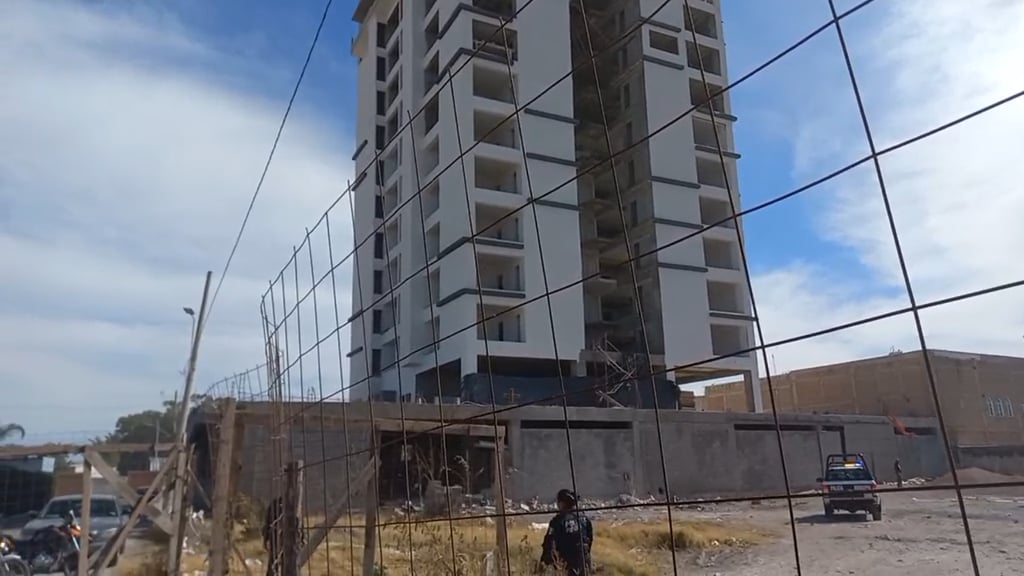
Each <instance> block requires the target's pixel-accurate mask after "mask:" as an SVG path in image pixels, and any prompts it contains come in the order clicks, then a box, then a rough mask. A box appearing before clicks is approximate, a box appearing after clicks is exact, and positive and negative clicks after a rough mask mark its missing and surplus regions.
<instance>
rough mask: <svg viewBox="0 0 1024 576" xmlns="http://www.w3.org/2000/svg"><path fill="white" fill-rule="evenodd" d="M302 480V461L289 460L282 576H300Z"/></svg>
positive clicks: (286, 475) (285, 497)
mask: <svg viewBox="0 0 1024 576" xmlns="http://www.w3.org/2000/svg"><path fill="white" fill-rule="evenodd" d="M302 480H303V473H302V461H301V460H293V461H291V462H289V463H288V465H287V466H285V469H284V502H282V504H283V506H282V508H283V509H284V518H283V523H284V529H283V534H282V537H281V545H282V546H283V550H282V551H281V552H282V557H283V560H282V566H281V576H299V552H300V550H301V547H302V489H303V486H302Z"/></svg>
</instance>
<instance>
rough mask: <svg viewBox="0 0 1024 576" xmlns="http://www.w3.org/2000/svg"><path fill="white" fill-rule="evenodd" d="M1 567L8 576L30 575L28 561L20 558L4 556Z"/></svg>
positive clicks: (30, 570)
mask: <svg viewBox="0 0 1024 576" xmlns="http://www.w3.org/2000/svg"><path fill="white" fill-rule="evenodd" d="M3 569H4V574H7V575H9V576H32V569H31V568H29V566H28V562H25V561H24V560H22V559H21V558H4V559H3Z"/></svg>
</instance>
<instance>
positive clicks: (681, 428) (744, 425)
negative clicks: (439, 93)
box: [200, 402, 988, 512]
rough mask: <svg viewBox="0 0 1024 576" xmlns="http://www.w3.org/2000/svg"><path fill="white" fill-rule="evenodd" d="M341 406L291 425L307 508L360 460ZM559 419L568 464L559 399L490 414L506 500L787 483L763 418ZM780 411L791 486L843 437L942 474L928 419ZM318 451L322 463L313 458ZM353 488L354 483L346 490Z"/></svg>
mask: <svg viewBox="0 0 1024 576" xmlns="http://www.w3.org/2000/svg"><path fill="white" fill-rule="evenodd" d="M264 406H265V405H264ZM264 406H261V405H259V404H248V405H243V404H240V405H239V407H240V409H242V412H245V414H244V415H243V416H242V417H241V418H242V420H241V421H242V422H243V423H245V425H244V441H243V443H242V446H243V448H242V458H241V464H242V469H241V473H240V476H239V480H238V490H240V491H241V492H243V493H245V494H248V495H249V496H251V497H252V498H254V499H256V500H257V501H260V502H266V501H268V500H269V498H270V495H271V494H272V493H274V492H276V490H278V489H279V488H278V487H276V486H275V482H274V479H273V476H274V471H273V462H275V461H281V460H280V459H277V458H275V457H274V455H273V454H272V453H271V446H272V444H271V442H270V436H269V428H268V427H267V426H266V425H265V424H264V422H266V418H265V417H264V416H260V417H253V416H252V415H255V414H259V410H262V409H263V407H264ZM339 406H340V404H339ZM347 407H348V408H347V414H348V415H347V416H346V418H347V419H348V421H347V423H345V424H343V423H342V422H341V421H340V420H339V419H338V418H337V415H336V414H333V412H336V411H337V410H338V408H337V407H331V408H330V409H329V410H328V411H327V412H328V419H326V420H323V422H325V425H324V426H321V425H320V422H321V420H320V418H319V417H314V418H310V419H307V420H306V421H305V422H304V424H302V425H298V424H297V425H293V427H292V428H291V431H290V434H289V436H290V441H291V442H290V443H291V445H292V450H293V453H292V457H293V458H298V459H302V460H304V461H306V462H308V463H311V466H310V468H308V469H307V470H306V473H305V482H306V485H305V490H306V495H307V498H308V502H307V505H308V507H309V509H310V511H311V512H314V511H320V510H323V508H324V502H325V501H326V502H331V501H334V500H335V499H336V498H338V497H340V496H341V495H343V494H345V493H346V491H347V490H349V489H350V487H349V486H347V485H346V478H354V477H355V476H356V474H358V473H359V471H360V470H362V468H363V466H364V465H365V464H366V462H367V458H368V456H369V453H368V448H369V442H370V434H369V430H370V428H369V426H368V422H366V421H359V419H360V418H364V419H365V418H367V415H366V414H365V412H367V410H366V405H365V404H363V403H351V404H348V405H347ZM296 409H299V408H296ZM268 410H269V408H268ZM374 411H375V417H376V418H395V419H397V418H398V417H399V412H398V406H397V404H385V403H382V402H375V403H374ZM444 411H445V419H446V420H447V421H452V420H455V419H471V418H473V417H479V418H480V420H479V421H478V422H477V423H479V424H490V423H491V419H490V417H489V416H483V415H484V414H486V413H489V408H486V407H481V406H466V405H462V406H450V407H449V406H445V407H444ZM404 412H405V417H406V418H407V419H419V420H435V421H436V420H437V418H438V407H437V406H430V405H406V406H405V407H404ZM569 417H570V421H571V424H572V426H573V429H571V430H570V436H569V439H570V440H571V445H572V453H573V467H572V472H573V473H570V466H569V457H568V452H569V450H568V444H567V442H566V430H565V426H564V424H563V422H564V420H563V411H562V408H560V407H546V406H533V407H526V408H520V409H516V410H510V411H507V412H502V413H501V415H500V420H499V423H500V424H502V425H503V426H505V427H506V430H507V432H506V436H507V438H506V451H505V456H504V463H505V466H506V471H507V472H506V477H505V478H506V479H505V481H504V484H505V486H504V488H505V492H506V496H507V497H508V498H512V499H514V500H529V499H532V498H538V499H541V500H542V501H549V500H551V499H552V498H553V496H554V493H555V491H557V490H558V489H559V488H562V487H566V488H571V487H572V486H573V477H575V486H576V489H577V491H578V492H579V493H580V495H581V496H583V497H585V498H592V499H611V498H615V497H616V496H618V495H620V494H624V493H633V494H635V495H636V496H640V497H644V496H647V495H659V494H663V490H661V489H662V487H663V486H664V478H665V477H666V476H667V478H668V485H669V488H670V491H671V493H672V495H673V496H674V497H676V498H683V499H685V498H698V497H714V496H722V497H728V496H752V495H757V494H783V493H784V492H785V484H784V481H783V474H782V466H781V459H780V457H779V445H778V439H777V435H776V432H775V429H774V424H773V420H772V418H771V416H770V415H767V414H740V413H726V412H689V411H667V410H666V411H661V412H660V414H658V417H657V418H656V415H655V412H654V411H653V410H634V409H608V408H580V407H576V408H569ZM779 418H780V425H781V427H782V428H783V433H782V439H783V450H784V452H785V456H786V464H787V471H788V474H789V480H790V486H791V487H792V489H793V490H795V491H799V490H807V489H811V488H814V487H816V482H815V480H816V478H817V477H819V476H820V475H821V467H822V460H823V458H824V456H825V455H827V454H830V453H838V452H842V451H843V449H844V446H843V444H844V442H845V450H846V451H849V452H861V453H863V454H864V455H865V456H866V458H867V459H868V462H869V463H870V464H872V466H873V468H874V472H875V474H876V476H877V477H878V478H879V479H880V480H882V481H893V480H895V475H894V471H893V463H894V461H895V459H896V458H899V459H900V461H901V464H902V467H903V473H904V477H905V478H912V477H915V476H921V477H935V476H940V475H942V474H945V473H946V472H947V471H948V466H947V463H946V457H945V452H944V450H943V447H942V439H941V436H939V435H938V431H937V424H936V423H935V421H934V420H932V419H926V418H908V419H906V421H905V422H904V424H905V425H906V426H909V427H914V428H917V429H925V430H927V429H932V430H934V431H935V434H932V435H918V436H914V437H907V436H900V435H897V434H896V433H895V432H894V430H893V427H892V425H891V423H890V422H889V421H888V420H887V419H886V418H883V417H873V416H836V415H800V414H786V415H780V416H779ZM200 419H202V416H201V415H200ZM346 426H347V428H348V435H347V436H346V434H345V432H344V428H345V427H346ZM961 458H963V456H961ZM323 460H327V462H326V463H323V464H316V463H317V462H320V461H323ZM663 463H664V464H663ZM986 467H988V466H986ZM351 490H353V492H355V491H356V487H355V486H352V487H351ZM325 491H326V492H325ZM359 493H362V491H361V490H359ZM355 500H356V501H357V502H356V503H355V504H354V505H355V506H357V507H358V506H361V504H362V501H363V499H362V498H361V497H360V498H356V499H355Z"/></svg>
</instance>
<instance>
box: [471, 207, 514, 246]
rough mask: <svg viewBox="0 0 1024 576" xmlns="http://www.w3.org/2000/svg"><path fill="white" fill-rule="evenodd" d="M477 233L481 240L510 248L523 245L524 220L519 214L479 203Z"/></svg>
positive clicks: (477, 208)
mask: <svg viewBox="0 0 1024 576" xmlns="http://www.w3.org/2000/svg"><path fill="white" fill-rule="evenodd" d="M476 231H477V233H478V234H479V238H480V239H487V240H497V241H499V242H502V243H508V245H509V246H518V247H522V245H523V232H522V220H521V218H520V215H519V213H518V212H515V213H512V212H510V211H509V210H507V209H502V208H498V207H494V206H489V205H487V204H481V203H478V204H477V205H476Z"/></svg>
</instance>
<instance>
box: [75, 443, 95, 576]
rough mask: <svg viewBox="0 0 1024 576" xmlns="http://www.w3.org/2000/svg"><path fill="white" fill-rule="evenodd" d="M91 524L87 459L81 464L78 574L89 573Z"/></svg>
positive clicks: (90, 487) (90, 496) (90, 498)
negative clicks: (80, 531)
mask: <svg viewBox="0 0 1024 576" xmlns="http://www.w3.org/2000/svg"><path fill="white" fill-rule="evenodd" d="M91 523H92V463H91V462H89V460H88V458H87V459H86V460H85V461H84V462H82V518H81V519H80V521H79V526H81V527H82V533H81V535H80V536H79V537H78V546H79V553H78V573H79V574H88V573H89V530H90V524H91Z"/></svg>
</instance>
